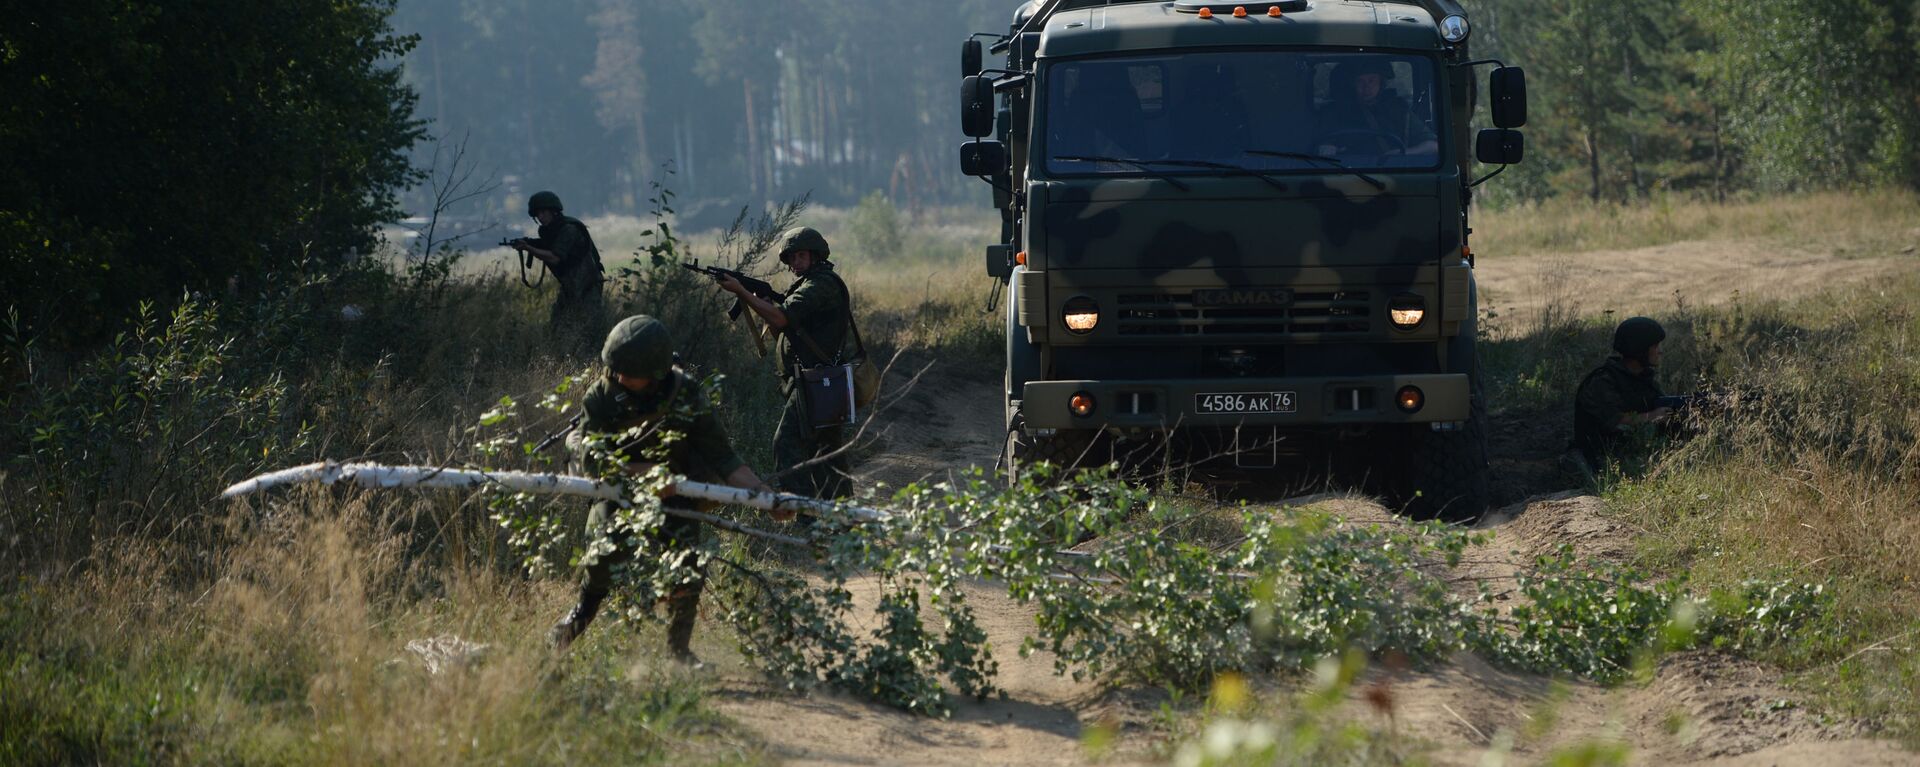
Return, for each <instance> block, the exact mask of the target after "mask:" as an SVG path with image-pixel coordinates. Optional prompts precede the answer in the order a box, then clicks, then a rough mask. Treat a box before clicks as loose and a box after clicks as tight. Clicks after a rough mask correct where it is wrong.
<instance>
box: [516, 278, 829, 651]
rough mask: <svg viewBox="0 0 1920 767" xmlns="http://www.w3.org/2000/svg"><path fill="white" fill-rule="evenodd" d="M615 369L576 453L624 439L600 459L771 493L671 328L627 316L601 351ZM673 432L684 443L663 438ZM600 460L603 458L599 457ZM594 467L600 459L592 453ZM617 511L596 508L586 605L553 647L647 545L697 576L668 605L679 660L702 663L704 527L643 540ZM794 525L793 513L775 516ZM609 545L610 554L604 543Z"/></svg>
mask: <svg viewBox="0 0 1920 767" xmlns="http://www.w3.org/2000/svg"><path fill="white" fill-rule="evenodd" d="M600 360H601V361H602V362H604V363H605V364H606V366H607V372H606V376H605V377H603V378H601V379H600V380H599V381H597V382H595V383H594V384H593V386H592V387H591V388H589V389H588V390H587V394H586V396H585V397H584V398H583V399H582V401H581V407H582V409H583V410H584V411H585V414H586V418H585V419H584V420H583V421H582V422H581V428H580V430H579V431H577V432H575V434H574V436H573V437H572V438H570V439H569V440H568V442H569V444H570V445H572V446H573V447H574V448H575V449H576V450H580V451H582V452H585V447H586V441H585V436H587V435H611V436H614V437H618V438H622V439H624V441H623V442H621V443H619V444H618V446H617V447H615V448H614V449H612V450H611V451H607V452H605V453H599V456H600V459H601V460H604V459H605V458H607V457H611V458H612V459H613V460H617V461H619V462H621V463H622V464H623V465H624V466H625V469H626V471H627V472H628V473H629V474H644V473H646V472H647V471H649V470H650V469H652V468H653V466H654V465H655V464H657V463H665V464H666V466H667V469H668V470H669V471H671V472H673V473H674V474H678V475H681V476H685V477H686V478H687V479H689V480H692V481H695V482H725V483H726V484H729V485H732V486H734V487H740V488H746V489H750V490H762V491H768V492H771V491H772V488H770V487H768V486H767V484H766V483H764V482H762V481H760V477H759V476H758V475H755V474H754V473H753V469H751V468H749V467H748V466H747V465H746V463H744V462H742V461H741V460H740V457H739V456H738V455H737V454H735V453H734V451H733V447H732V445H731V444H729V443H728V442H727V434H726V431H725V430H723V429H722V428H721V426H720V421H719V419H717V418H715V417H714V414H713V410H712V408H711V406H710V405H709V402H708V400H707V399H706V397H705V396H704V395H703V394H702V393H701V391H700V386H699V384H697V383H695V382H694V381H693V379H692V378H691V377H689V376H688V375H687V374H686V373H685V372H683V371H681V370H680V369H679V368H677V367H675V366H674V364H673V337H672V336H671V335H670V334H669V333H668V332H667V326H666V325H664V324H661V322H660V321H659V320H656V319H654V318H652V317H646V316H639V317H629V318H627V319H625V320H622V321H621V322H620V324H619V325H616V326H615V327H614V329H613V332H612V333H609V334H608V335H607V341H606V344H605V346H603V347H602V348H601V350H600ZM666 432H673V433H675V434H678V435H679V437H678V438H677V439H675V440H673V441H671V442H668V441H667V440H665V439H663V436H664V435H665V433H666ZM595 452H596V453H597V452H598V451H595ZM587 462H588V466H589V468H597V467H595V466H594V462H595V456H593V455H588V456H587ZM663 505H665V506H666V507H668V508H680V509H697V508H698V506H697V504H696V502H694V501H691V500H688V499H684V498H675V497H668V498H667V499H666V500H665V501H663ZM615 509H616V507H615V504H614V503H612V502H611V501H602V502H600V503H597V504H594V507H593V512H592V514H591V515H589V517H588V519H587V539H588V541H589V546H590V550H589V554H588V555H587V556H586V557H585V558H584V560H585V561H584V563H583V564H585V566H586V579H585V582H584V583H582V584H581V587H580V602H579V604H577V605H575V606H574V607H573V609H572V610H571V611H569V612H568V613H567V615H566V617H565V618H562V619H561V620H560V622H559V623H558V624H556V625H555V626H554V627H553V636H552V638H553V643H554V646H555V647H556V648H558V649H561V650H565V649H566V648H567V646H568V645H570V644H572V642H573V640H575V639H577V638H579V636H580V635H581V633H583V632H585V631H586V629H587V624H589V623H592V622H593V618H594V616H595V615H596V614H598V613H599V611H600V603H601V602H602V601H604V600H605V599H606V597H607V592H608V590H609V589H610V588H611V587H612V585H613V574H614V570H615V569H616V568H619V567H621V566H623V565H626V564H628V563H630V562H632V561H633V559H634V556H635V554H636V552H637V551H638V550H639V549H640V548H641V547H642V546H646V547H650V548H656V549H666V550H668V551H677V552H680V557H679V559H678V560H677V561H678V566H679V567H681V568H686V569H689V570H691V571H692V572H693V573H694V575H693V577H692V579H691V580H690V581H689V582H687V583H683V584H680V585H679V586H677V587H675V588H674V590H673V591H672V593H670V594H668V595H667V597H666V601H667V607H668V625H667V648H668V649H669V650H670V651H671V652H672V653H673V657H674V659H675V660H678V661H681V662H683V663H689V664H691V663H694V662H696V659H695V658H694V656H693V651H692V649H691V647H690V642H691V640H692V638H693V623H694V617H695V615H696V614H697V612H698V611H699V605H700V591H701V589H702V587H703V586H704V585H705V580H704V576H703V575H702V574H700V572H699V569H698V563H697V554H696V552H695V551H694V548H695V547H696V546H697V545H698V544H699V541H700V523H698V522H695V521H692V520H688V519H683V518H680V517H673V516H669V517H667V518H666V521H665V522H664V523H663V524H662V525H661V526H660V528H659V529H658V530H657V531H655V532H654V534H653V535H651V536H650V537H649V540H646V541H639V540H635V539H634V538H631V537H629V536H627V535H626V534H625V533H624V532H622V531H619V530H616V529H615V528H614V525H613V522H614V512H615ZM782 516H784V517H786V518H791V513H790V512H789V513H788V514H786V515H776V518H779V517H782ZM603 538H604V539H609V540H608V542H609V543H611V544H612V549H611V550H610V551H605V552H604V553H601V552H599V551H597V550H596V549H600V548H604V545H602V544H600V541H601V539H603Z"/></svg>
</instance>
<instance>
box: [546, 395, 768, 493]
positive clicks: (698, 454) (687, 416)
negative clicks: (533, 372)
mask: <svg viewBox="0 0 1920 767" xmlns="http://www.w3.org/2000/svg"><path fill="white" fill-rule="evenodd" d="M580 405H581V408H582V409H583V410H584V411H585V412H586V415H587V417H586V419H585V420H583V421H582V422H581V424H580V430H579V431H578V432H576V433H575V438H574V439H571V440H569V444H570V445H571V446H572V447H573V448H574V449H575V450H576V451H584V447H585V440H584V439H582V438H581V437H582V436H583V435H596V434H598V435H616V436H617V435H624V434H626V433H627V432H629V431H630V430H632V429H636V428H638V429H640V432H639V434H638V435H636V436H634V437H632V438H630V439H627V440H625V441H624V442H622V443H620V444H619V445H618V446H617V447H615V448H614V454H615V455H617V456H618V457H619V458H620V459H621V460H622V461H624V462H629V463H631V462H634V461H642V462H659V461H660V460H662V459H664V460H665V461H666V464H667V468H668V469H669V470H671V471H673V472H674V473H675V474H681V475H684V476H686V477H687V478H688V479H691V480H693V481H695V482H715V483H718V482H725V481H726V478H727V475H729V474H732V473H733V472H734V470H736V469H738V468H740V467H741V466H742V465H744V463H745V462H744V461H741V460H740V456H739V455H738V454H737V453H735V452H734V451H733V445H732V443H731V442H729V441H728V440H727V432H726V429H725V428H723V427H722V426H721V425H720V419H719V418H717V417H715V416H714V413H713V407H712V405H711V404H710V403H709V402H708V401H707V399H706V397H705V396H704V395H703V393H702V392H701V390H700V385H699V384H698V383H696V382H694V380H693V379H692V378H690V377H688V376H687V374H686V373H685V372H683V371H681V370H680V369H679V368H674V371H673V377H672V378H671V379H669V380H668V381H667V382H666V390H665V391H664V392H660V391H652V392H645V393H636V392H631V391H628V390H627V388H626V387H624V386H621V385H620V384H619V382H617V381H615V380H613V376H611V375H608V376H607V377H605V378H602V379H600V380H599V381H597V382H595V383H594V385H593V386H592V387H591V388H589V389H587V394H586V396H585V397H584V398H582V400H581V403H580ZM665 432H674V433H677V434H679V435H680V437H679V438H678V439H676V440H674V441H673V443H672V444H670V445H663V444H662V443H663V442H664V440H663V439H662V436H663V434H664V433H665ZM663 453H664V454H663ZM582 457H583V460H584V462H585V463H586V465H587V467H588V468H589V469H592V470H595V471H598V470H599V469H600V468H601V467H600V466H596V465H595V462H594V461H593V460H591V459H592V456H588V455H583V456H582Z"/></svg>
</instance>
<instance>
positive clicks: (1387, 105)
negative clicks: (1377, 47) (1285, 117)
mask: <svg viewBox="0 0 1920 767" xmlns="http://www.w3.org/2000/svg"><path fill="white" fill-rule="evenodd" d="M1392 81H1393V66H1392V65H1391V64H1389V63H1387V62H1386V61H1384V60H1381V59H1378V58H1374V57H1368V58H1366V59H1362V60H1359V61H1349V62H1345V63H1341V64H1338V65H1335V66H1334V69H1333V77H1332V82H1331V83H1330V87H1329V88H1328V93H1329V94H1330V100H1329V101H1328V103H1327V105H1326V106H1325V107H1323V108H1321V110H1320V116H1319V123H1320V137H1319V151H1320V154H1323V155H1326V156H1329V157H1344V156H1349V155H1365V156H1370V157H1396V156H1406V155H1427V156H1431V155H1435V154H1438V153H1439V151H1440V139H1439V137H1438V136H1436V135H1435V134H1434V132H1433V128H1432V127H1430V126H1428V125H1427V123H1426V121H1425V120H1422V119H1419V118H1418V117H1416V116H1415V115H1414V114H1413V110H1412V109H1410V108H1409V107H1408V106H1407V102H1406V99H1403V98H1401V97H1400V96H1399V94H1398V93H1395V92H1394V91H1392V90H1390V89H1389V88H1388V87H1387V84H1388V83H1390V82H1392Z"/></svg>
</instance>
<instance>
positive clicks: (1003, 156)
mask: <svg viewBox="0 0 1920 767" xmlns="http://www.w3.org/2000/svg"><path fill="white" fill-rule="evenodd" d="M1006 169H1007V145H1006V144H1002V143H1000V142H998V141H969V142H967V143H965V144H961V145H960V172H961V173H964V174H966V175H969V176H994V175H998V174H999V173H1000V172H1001V171H1004V170H1006Z"/></svg>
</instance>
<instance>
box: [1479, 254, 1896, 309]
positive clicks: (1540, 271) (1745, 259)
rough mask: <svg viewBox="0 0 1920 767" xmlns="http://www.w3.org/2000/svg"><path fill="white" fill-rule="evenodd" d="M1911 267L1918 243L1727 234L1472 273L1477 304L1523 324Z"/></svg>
mask: <svg viewBox="0 0 1920 767" xmlns="http://www.w3.org/2000/svg"><path fill="white" fill-rule="evenodd" d="M1916 238H1917V239H1920V235H1917V237H1916ZM1916 266H1920V248H1913V247H1909V248H1905V249H1903V250H1901V251H1897V252H1894V251H1888V252H1877V251H1861V250H1847V249H1845V248H1843V247H1835V246H1820V245H1805V246H1797V247H1784V246H1782V245H1780V244H1779V243H1777V242H1773V241H1768V240H1731V241H1711V242H1682V243H1674V244H1671V245H1659V246H1654V247H1648V248H1635V249H1631V250H1606V251H1592V252H1587V253H1573V254H1545V255H1506V254H1483V255H1482V256H1481V259H1480V268H1479V269H1478V270H1477V271H1478V273H1479V274H1478V278H1479V281H1480V306H1481V308H1482V309H1483V310H1484V309H1493V310H1495V311H1497V312H1499V313H1501V314H1502V315H1506V316H1508V317H1511V318H1515V319H1519V320H1520V321H1522V322H1524V321H1526V320H1527V319H1528V318H1530V317H1533V316H1537V313H1538V312H1539V311H1540V309H1541V308H1542V307H1544V306H1547V305H1549V304H1552V305H1555V306H1556V307H1557V308H1559V309H1561V310H1564V311H1569V312H1571V313H1573V314H1575V315H1577V316H1593V315H1599V314H1601V313H1602V312H1606V311H1613V312H1614V313H1615V316H1618V317H1627V316H1632V315H1634V314H1649V313H1655V312H1667V311H1672V310H1673V309H1674V307H1675V306H1676V305H1678V304H1685V305H1688V306H1714V305H1719V304H1724V303H1727V302H1729V301H1732V300H1735V299H1736V298H1738V299H1740V300H1765V299H1781V298H1793V297H1796V296H1801V295H1805V294H1807V293H1808V292H1810V291H1814V290H1820V289H1825V288H1830V287H1834V286H1839V285H1850V284H1857V283H1863V282H1868V281H1871V280H1874V279H1878V278H1882V277H1886V276H1890V275H1894V274H1901V273H1905V272H1911V271H1912V270H1913V269H1914V268H1915V267H1916ZM1501 324H1504V325H1509V326H1510V325H1511V323H1501Z"/></svg>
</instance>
